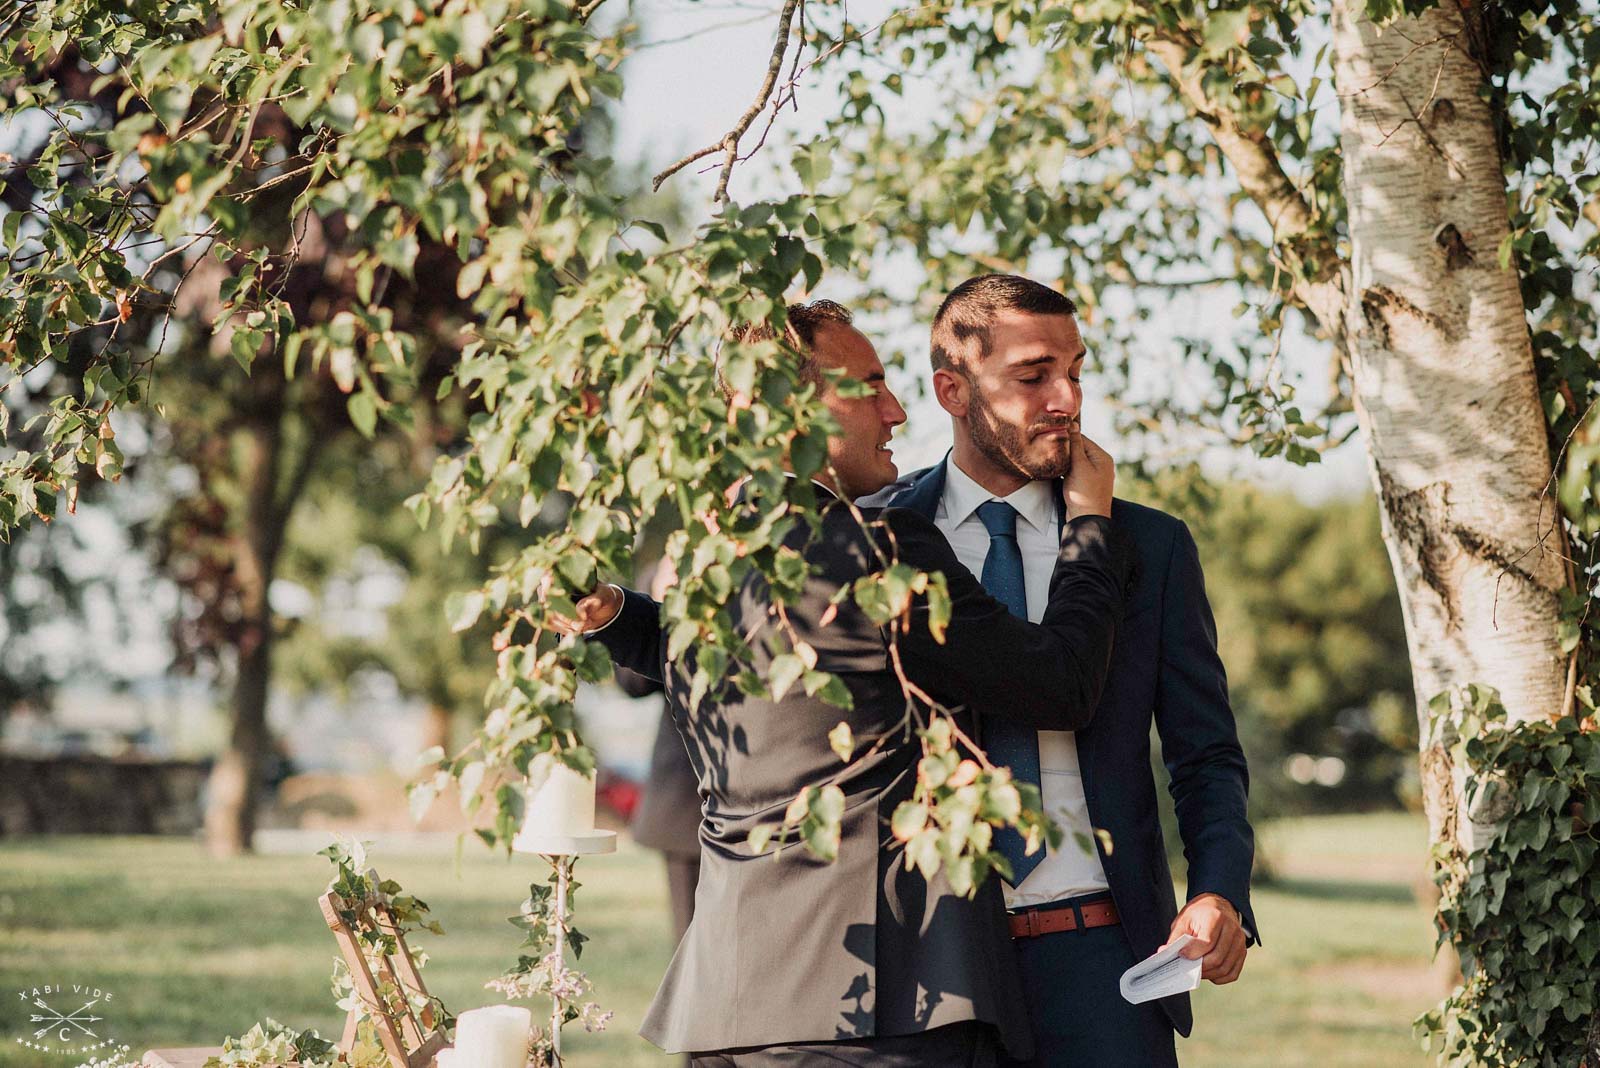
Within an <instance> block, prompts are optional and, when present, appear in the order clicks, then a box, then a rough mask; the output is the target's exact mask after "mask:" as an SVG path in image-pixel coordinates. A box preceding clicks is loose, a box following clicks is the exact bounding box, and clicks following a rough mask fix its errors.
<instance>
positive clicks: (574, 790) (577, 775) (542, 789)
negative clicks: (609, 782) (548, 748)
mask: <svg viewBox="0 0 1600 1068" xmlns="http://www.w3.org/2000/svg"><path fill="white" fill-rule="evenodd" d="M594 785H595V784H594V780H593V779H591V778H589V777H588V776H587V775H584V774H583V773H582V772H578V771H573V770H572V769H571V768H569V767H567V766H566V765H565V764H562V763H560V762H558V761H554V760H552V761H550V777H549V778H547V779H545V781H544V782H542V783H540V784H539V788H538V789H537V790H534V791H532V792H531V795H530V796H529V798H528V812H527V818H526V825H527V826H528V827H531V828H534V830H535V832H536V833H539V834H587V833H589V832H590V831H592V830H594Z"/></svg>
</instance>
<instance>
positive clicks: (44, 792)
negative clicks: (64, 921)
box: [0, 754, 209, 836]
mask: <svg viewBox="0 0 1600 1068" xmlns="http://www.w3.org/2000/svg"><path fill="white" fill-rule="evenodd" d="M208 772H209V765H208V764H206V763H205V762H202V761H189V760H143V759H120V758H115V757H96V756H56V757H49V758H41V757H22V756H7V755H3V754H0V836H14V835H20V834H192V833H193V832H194V831H196V830H198V829H199V827H200V817H201V799H202V793H203V791H204V789H205V783H206V776H207V774H208Z"/></svg>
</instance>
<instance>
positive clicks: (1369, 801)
mask: <svg viewBox="0 0 1600 1068" xmlns="http://www.w3.org/2000/svg"><path fill="white" fill-rule="evenodd" d="M1195 530H1196V540H1197V541H1198V543H1199V546H1200V553H1201V559H1202V560H1204V561H1205V565H1206V585H1207V590H1208V592H1209V594H1210V595H1211V602H1212V607H1213V609H1214V611H1215V612H1216V617H1217V639H1218V645H1219V649H1220V651H1221V653H1222V661H1223V663H1224V664H1225V665H1227V669H1228V690H1229V694H1230V695H1231V696H1232V698H1233V706H1234V710H1235V712H1236V713H1237V714H1238V716H1239V721H1240V730H1241V732H1243V734H1244V735H1245V737H1246V741H1247V745H1248V746H1249V752H1250V755H1251V758H1252V760H1253V762H1254V763H1253V765H1252V769H1251V770H1252V774H1251V778H1252V788H1253V789H1252V793H1254V794H1259V793H1261V792H1262V791H1261V790H1260V789H1259V788H1261V787H1265V788H1266V792H1267V795H1268V797H1270V798H1271V799H1273V800H1274V801H1276V802H1279V803H1280V804H1281V805H1282V806H1283V807H1290V806H1293V807H1296V808H1298V807H1308V808H1309V807H1320V808H1347V807H1351V806H1372V805H1384V804H1393V803H1394V801H1395V800H1396V789H1397V787H1399V786H1400V784H1401V782H1402V780H1403V779H1404V778H1405V777H1406V773H1407V771H1408V770H1409V769H1410V768H1411V767H1412V766H1413V764H1414V756H1413V754H1414V753H1415V751H1416V744H1417V726H1416V716H1415V715H1414V714H1413V711H1412V708H1411V668H1410V663H1409V661H1408V660H1407V658H1406V636H1405V624H1404V621H1403V620H1402V619H1401V615H1400V599H1399V596H1398V594H1397V593H1396V591H1395V586H1394V576H1393V573H1392V572H1391V571H1390V570H1389V568H1388V567H1387V566H1386V565H1387V558H1386V557H1385V555H1384V547H1383V537H1382V535H1381V533H1380V531H1379V529H1378V514H1377V509H1376V508H1375V507H1374V502H1373V501H1372V499H1371V498H1367V497H1362V498H1356V499H1353V500H1335V501H1329V502H1324V503H1320V504H1315V505H1313V504H1306V503H1304V502H1302V501H1299V500H1297V499H1296V498H1294V497H1293V496H1291V495H1289V494H1287V493H1282V492H1277V493H1272V492H1263V491H1261V490H1258V489H1255V488H1252V487H1249V486H1245V485H1239V484H1233V485H1225V486H1222V487H1220V491H1219V493H1218V495H1217V504H1216V507H1215V508H1214V509H1212V510H1209V511H1207V512H1205V513H1204V514H1203V516H1202V517H1200V518H1199V519H1198V521H1197V522H1196V524H1195ZM1296 753H1298V754H1303V755H1306V756H1311V757H1319V756H1320V757H1334V758H1337V759H1338V760H1340V761H1342V762H1343V771H1342V774H1341V777H1340V778H1339V779H1338V780H1337V781H1335V782H1333V783H1331V784H1327V785H1310V784H1306V783H1301V784H1299V786H1298V788H1295V789H1292V790H1291V789H1287V787H1288V783H1287V782H1286V781H1285V779H1284V776H1285V770H1284V766H1283V765H1284V760H1285V759H1286V758H1288V757H1289V756H1290V755H1291V754H1296ZM1412 778H1413V779H1414V773H1413V775H1412ZM1274 780H1277V782H1276V783H1274ZM1410 799H1411V800H1413V801H1414V800H1415V785H1414V783H1413V784H1412V786H1411V788H1410ZM1274 814H1281V809H1280V810H1279V811H1278V812H1276V813H1274Z"/></svg>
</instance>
